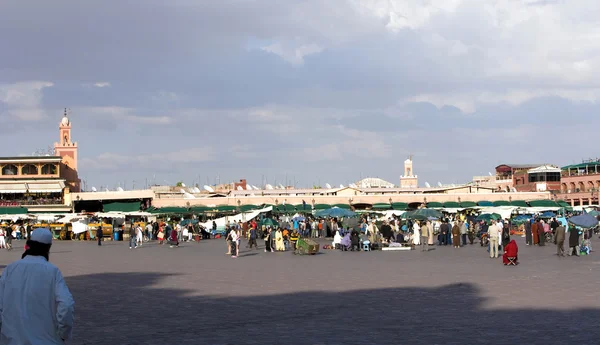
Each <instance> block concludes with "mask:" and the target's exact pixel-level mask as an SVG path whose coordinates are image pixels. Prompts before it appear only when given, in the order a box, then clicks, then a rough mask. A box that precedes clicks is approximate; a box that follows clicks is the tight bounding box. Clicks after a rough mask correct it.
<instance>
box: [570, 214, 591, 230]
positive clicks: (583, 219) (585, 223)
mask: <svg viewBox="0 0 600 345" xmlns="http://www.w3.org/2000/svg"><path fill="white" fill-rule="evenodd" d="M569 223H571V224H574V225H577V226H580V227H582V228H586V229H589V228H593V227H596V226H598V219H596V217H594V216H590V215H589V214H582V215H579V216H575V217H571V218H569Z"/></svg>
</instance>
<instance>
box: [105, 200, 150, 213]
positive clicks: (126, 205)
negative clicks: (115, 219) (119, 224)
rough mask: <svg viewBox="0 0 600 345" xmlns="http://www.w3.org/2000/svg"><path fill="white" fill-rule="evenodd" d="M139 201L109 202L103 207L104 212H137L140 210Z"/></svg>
mask: <svg viewBox="0 0 600 345" xmlns="http://www.w3.org/2000/svg"><path fill="white" fill-rule="evenodd" d="M140 204H141V203H140V202H139V201H131V202H109V203H106V204H104V205H102V207H103V209H104V212H135V211H139V210H140Z"/></svg>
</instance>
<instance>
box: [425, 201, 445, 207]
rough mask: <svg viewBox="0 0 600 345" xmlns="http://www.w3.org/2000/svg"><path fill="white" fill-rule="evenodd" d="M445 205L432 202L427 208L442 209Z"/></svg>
mask: <svg viewBox="0 0 600 345" xmlns="http://www.w3.org/2000/svg"><path fill="white" fill-rule="evenodd" d="M442 207H444V205H443V204H442V203H441V202H437V201H431V202H428V203H427V208H442Z"/></svg>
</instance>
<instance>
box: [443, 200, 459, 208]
mask: <svg viewBox="0 0 600 345" xmlns="http://www.w3.org/2000/svg"><path fill="white" fill-rule="evenodd" d="M442 205H444V208H460V204H459V203H457V202H455V201H446V202H445V203H443V204H442Z"/></svg>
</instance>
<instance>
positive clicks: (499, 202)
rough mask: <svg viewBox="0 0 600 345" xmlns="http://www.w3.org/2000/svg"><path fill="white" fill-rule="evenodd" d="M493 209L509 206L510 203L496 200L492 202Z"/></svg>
mask: <svg viewBox="0 0 600 345" xmlns="http://www.w3.org/2000/svg"><path fill="white" fill-rule="evenodd" d="M493 204H494V207H498V206H510V202H508V201H506V200H497V201H494V202H493Z"/></svg>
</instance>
